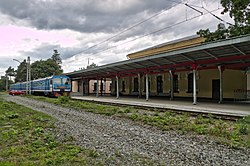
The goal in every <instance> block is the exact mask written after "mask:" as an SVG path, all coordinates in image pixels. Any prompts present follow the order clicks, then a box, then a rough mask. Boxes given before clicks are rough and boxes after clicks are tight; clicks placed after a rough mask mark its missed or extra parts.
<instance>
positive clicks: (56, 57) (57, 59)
mask: <svg viewBox="0 0 250 166" xmlns="http://www.w3.org/2000/svg"><path fill="white" fill-rule="evenodd" d="M51 59H52V60H53V61H54V62H56V63H57V64H62V59H61V57H60V54H59V53H58V51H57V50H54V53H53V55H52V57H51Z"/></svg>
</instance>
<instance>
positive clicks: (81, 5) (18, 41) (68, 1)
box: [0, 0, 232, 75]
mask: <svg viewBox="0 0 250 166" xmlns="http://www.w3.org/2000/svg"><path fill="white" fill-rule="evenodd" d="M176 2H180V3H176ZM183 3H187V4H188V5H190V6H192V7H194V8H195V9H197V10H199V11H200V12H202V13H203V14H201V13H200V12H197V11H195V10H193V9H191V8H190V7H187V6H185V5H184V4H183ZM206 9H207V10H209V11H213V13H214V14H215V15H217V16H219V17H221V18H222V19H224V20H225V21H228V22H232V20H230V18H229V17H228V15H221V14H220V13H221V11H222V7H221V6H220V3H219V0H185V1H181V0H0V35H1V37H0V75H4V71H5V70H6V69H7V68H8V67H9V66H12V67H14V68H16V67H17V66H18V65H19V64H18V62H16V61H13V59H17V60H19V61H23V60H24V59H26V58H27V57H28V56H30V58H31V62H34V61H36V60H40V59H47V58H50V57H51V55H52V54H53V50H54V49H57V50H58V51H59V53H60V54H61V58H62V59H63V63H62V68H63V70H64V72H71V71H74V70H78V69H79V68H81V67H86V66H87V63H88V59H89V62H90V63H96V64H97V65H98V66H100V65H104V64H107V63H112V62H117V61H122V60H126V59H127V58H126V55H127V54H129V53H132V52H135V51H139V50H141V49H144V48H147V47H150V46H153V45H157V44H160V43H163V42H167V41H171V40H175V39H179V38H183V37H186V36H190V35H194V34H196V32H197V31H198V30H199V29H206V28H210V29H211V30H214V29H215V28H216V26H217V24H218V23H220V21H219V20H217V19H216V18H215V17H213V16H212V15H211V14H207V11H206ZM151 17H152V18H151ZM149 18H151V19H149ZM142 22H143V23H142ZM138 24H139V25H138ZM132 27H133V28H132ZM128 29H129V30H128ZM161 29H164V30H162V31H159V32H157V33H153V34H151V35H148V34H150V33H152V32H156V31H158V30H161Z"/></svg>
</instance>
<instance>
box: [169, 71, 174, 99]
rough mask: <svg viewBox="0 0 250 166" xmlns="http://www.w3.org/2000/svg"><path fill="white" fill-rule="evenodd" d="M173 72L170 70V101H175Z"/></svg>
mask: <svg viewBox="0 0 250 166" xmlns="http://www.w3.org/2000/svg"><path fill="white" fill-rule="evenodd" d="M173 74H174V73H173V71H172V70H169V75H170V100H173V99H174V78H173Z"/></svg>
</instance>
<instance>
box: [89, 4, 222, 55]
mask: <svg viewBox="0 0 250 166" xmlns="http://www.w3.org/2000/svg"><path fill="white" fill-rule="evenodd" d="M218 10H220V8H218V9H215V10H212V11H209V12H215V11H218ZM209 12H206V13H203V15H207V14H209ZM203 15H196V16H194V17H191V18H188V19H187V20H186V19H185V20H183V21H180V22H177V23H175V24H172V25H169V26H167V27H164V28H161V29H158V30H156V31H153V32H150V33H147V34H144V35H142V36H139V37H136V38H134V39H131V40H129V41H126V42H123V43H120V44H118V45H115V46H112V47H109V48H106V49H103V50H101V51H98V52H95V53H91V54H88V55H96V54H99V53H102V52H106V51H108V50H110V49H113V48H115V47H118V46H121V45H124V44H127V43H130V42H133V41H136V40H138V39H141V38H144V37H147V36H150V35H152V34H155V33H158V32H161V31H164V30H166V29H169V28H172V27H174V26H177V25H180V24H183V23H185V22H188V21H191V20H194V19H196V18H199V17H201V16H203ZM106 56H109V55H106ZM102 57H105V55H104V56H102Z"/></svg>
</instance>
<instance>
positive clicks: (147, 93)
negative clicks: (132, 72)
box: [145, 73, 149, 101]
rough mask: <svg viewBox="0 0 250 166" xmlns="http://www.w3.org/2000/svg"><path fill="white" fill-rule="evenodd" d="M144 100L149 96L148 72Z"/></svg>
mask: <svg viewBox="0 0 250 166" xmlns="http://www.w3.org/2000/svg"><path fill="white" fill-rule="evenodd" d="M145 77H146V101H148V98H149V87H148V73H147V74H146V76H145Z"/></svg>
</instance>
